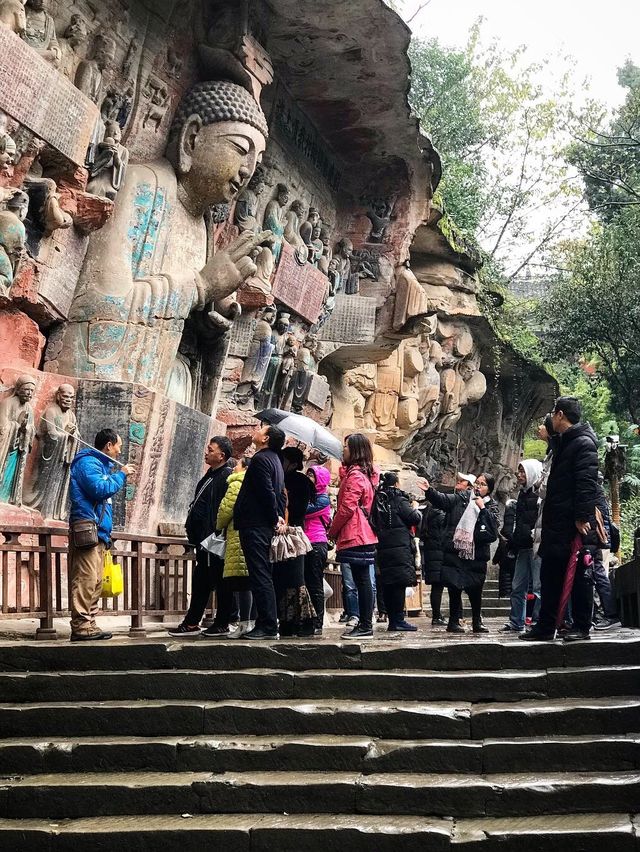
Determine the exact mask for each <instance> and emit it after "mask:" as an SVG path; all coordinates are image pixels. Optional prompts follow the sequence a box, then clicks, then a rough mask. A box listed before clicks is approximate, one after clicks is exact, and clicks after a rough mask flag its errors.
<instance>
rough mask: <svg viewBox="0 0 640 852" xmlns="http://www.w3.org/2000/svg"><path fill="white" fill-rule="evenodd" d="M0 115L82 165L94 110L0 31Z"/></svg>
mask: <svg viewBox="0 0 640 852" xmlns="http://www.w3.org/2000/svg"><path fill="white" fill-rule="evenodd" d="M0 57H1V59H0V109H2V110H3V111H4V112H6V113H7V115H10V116H11V118H14V119H15V120H16V121H19V122H20V124H23V125H24V126H25V127H27V128H28V129H29V130H31V131H32V132H33V133H35V134H36V136H39V137H40V138H41V139H44V141H45V142H48V143H49V145H51V146H52V147H53V148H55V149H56V151H60V153H61V154H64V156H65V157H68V158H69V159H70V160H71V161H72V162H73V163H75V164H76V165H79V166H81V165H83V164H84V161H85V157H86V155H87V148H88V146H89V142H90V141H91V137H92V134H93V130H94V127H95V125H96V121H97V120H98V117H99V113H98V108H97V107H96V105H95V104H93V103H91V101H90V100H89V98H87V97H86V96H85V95H83V94H82V92H80V91H79V90H78V89H76V87H75V86H74V85H73V83H71V82H70V81H69V80H67V78H66V77H64V76H63V75H62V74H61V73H60V72H59V71H56V69H55V68H54V67H53V66H52V65H50V64H49V63H48V62H46V61H45V60H44V59H42V57H40V56H38V54H37V53H36V51H35V50H34V49H33V48H32V47H30V46H29V45H28V44H27V43H26V42H24V41H22V39H21V38H19V37H18V36H17V35H16V34H15V33H13V32H11V30H10V29H8V28H7V27H3V26H0Z"/></svg>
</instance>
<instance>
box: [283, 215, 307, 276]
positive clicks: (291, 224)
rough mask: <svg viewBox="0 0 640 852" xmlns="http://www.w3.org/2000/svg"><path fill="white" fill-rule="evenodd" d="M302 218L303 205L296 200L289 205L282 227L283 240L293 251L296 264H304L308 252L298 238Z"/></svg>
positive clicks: (300, 238) (299, 237) (302, 241)
mask: <svg viewBox="0 0 640 852" xmlns="http://www.w3.org/2000/svg"><path fill="white" fill-rule="evenodd" d="M303 216H304V204H303V203H302V201H300V200H296V201H294V202H293V203H292V204H291V207H290V208H289V210H288V212H287V223H286V225H285V227H284V238H285V240H286V241H287V242H288V243H289V245H290V246H293V248H294V249H295V258H296V260H297V261H298V263H299V264H300V265H301V266H302V264H304V263H306V260H307V257H308V254H309V251H308V249H307V246H306V245H305V243H304V240H303V239H302V237H301V236H300V220H301V219H302V217H303Z"/></svg>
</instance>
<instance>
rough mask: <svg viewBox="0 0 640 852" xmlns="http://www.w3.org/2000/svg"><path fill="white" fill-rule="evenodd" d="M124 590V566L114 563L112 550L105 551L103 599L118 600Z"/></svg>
mask: <svg viewBox="0 0 640 852" xmlns="http://www.w3.org/2000/svg"><path fill="white" fill-rule="evenodd" d="M123 590H124V582H123V579H122V566H121V565H118V563H117V562H114V561H113V557H112V556H111V551H110V550H105V552H104V562H103V568H102V597H103V598H117V597H118V595H121V594H122V592H123Z"/></svg>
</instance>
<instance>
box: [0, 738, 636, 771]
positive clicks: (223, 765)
mask: <svg viewBox="0 0 640 852" xmlns="http://www.w3.org/2000/svg"><path fill="white" fill-rule="evenodd" d="M0 766H1V767H2V773H3V775H5V776H11V775H21V774H22V773H23V772H24V771H25V768H26V767H28V769H29V771H30V773H32V774H35V773H47V774H53V773H58V772H60V773H71V772H82V771H83V770H85V769H86V768H87V767H91V768H92V771H94V772H116V771H124V772H135V771H138V770H144V771H157V772H233V771H237V772H250V771H258V772H279V771H285V770H288V769H292V768H299V767H304V768H305V769H307V770H309V771H312V772H358V773H360V774H363V775H370V774H376V773H405V772H414V773H415V772H436V773H449V774H451V773H467V774H470V773H483V772H484V773H490V774H491V773H493V774H496V773H501V772H507V771H509V770H512V769H513V768H514V767H515V766H522V767H524V768H526V770H527V771H528V772H534V771H535V772H562V771H565V772H596V771H598V770H600V771H615V770H623V771H629V770H634V769H636V770H640V734H626V735H624V734H618V735H615V734H610V735H597V734H593V735H583V736H554V735H549V736H547V737H536V738H534V739H531V738H527V737H520V738H518V737H513V738H511V739H507V738H505V739H484V740H436V739H433V740H428V739H423V740H418V741H411V740H408V741H407V740H382V739H378V740H374V739H368V738H366V737H356V736H352V737H350V736H346V735H335V734H325V735H321V734H317V735H308V736H296V737H292V736H287V735H283V736H259V735H251V734H243V735H236V736H231V735H227V736H215V735H213V734H206V735H205V734H202V735H198V736H190V737H189V736H185V737H166V736H163V737H76V738H74V739H72V738H68V737H50V738H48V739H41V738H35V737H34V738H24V739H17V740H9V741H4V742H2V741H0Z"/></svg>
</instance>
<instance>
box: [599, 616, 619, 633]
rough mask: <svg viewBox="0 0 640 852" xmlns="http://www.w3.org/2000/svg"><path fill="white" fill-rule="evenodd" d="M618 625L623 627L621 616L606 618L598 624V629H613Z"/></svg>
mask: <svg viewBox="0 0 640 852" xmlns="http://www.w3.org/2000/svg"><path fill="white" fill-rule="evenodd" d="M616 627H622V622H621V621H620V619H619V618H604V619H603V620H602V621H599V622H598V623H597V624H596V630H613V629H614V628H616Z"/></svg>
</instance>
